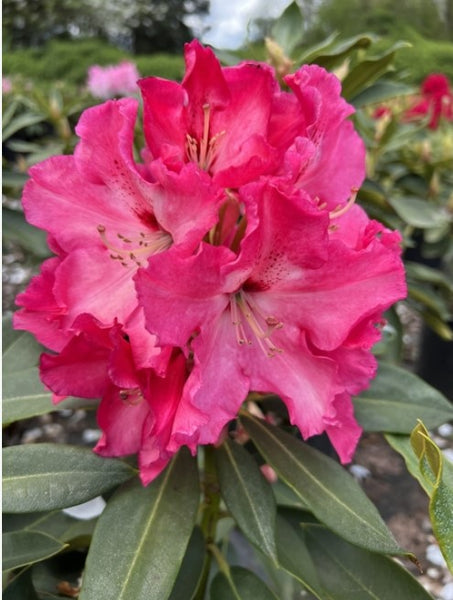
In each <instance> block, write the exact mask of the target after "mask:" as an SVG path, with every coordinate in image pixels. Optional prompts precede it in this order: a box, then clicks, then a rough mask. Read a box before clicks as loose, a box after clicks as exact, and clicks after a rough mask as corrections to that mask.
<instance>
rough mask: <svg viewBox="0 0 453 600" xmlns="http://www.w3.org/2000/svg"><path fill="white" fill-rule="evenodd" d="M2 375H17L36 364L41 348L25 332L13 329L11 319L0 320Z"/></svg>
mask: <svg viewBox="0 0 453 600" xmlns="http://www.w3.org/2000/svg"><path fill="white" fill-rule="evenodd" d="M2 336H3V338H2V341H3V347H2V361H3V370H4V373H5V374H6V373H18V372H21V371H23V370H24V369H28V368H29V367H33V366H36V365H37V364H38V360H39V355H40V354H41V352H42V350H43V348H42V346H41V345H40V344H38V342H37V341H36V340H35V338H34V337H33V336H32V335H30V334H29V333H27V332H24V331H19V330H17V329H13V325H12V319H11V317H4V318H3V319H2Z"/></svg>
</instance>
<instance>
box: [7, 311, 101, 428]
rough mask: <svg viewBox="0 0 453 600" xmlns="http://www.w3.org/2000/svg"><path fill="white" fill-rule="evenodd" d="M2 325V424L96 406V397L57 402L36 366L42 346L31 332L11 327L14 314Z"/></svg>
mask: <svg viewBox="0 0 453 600" xmlns="http://www.w3.org/2000/svg"><path fill="white" fill-rule="evenodd" d="M2 328H3V374H4V375H3V399H2V424H3V425H9V424H10V423H13V422H14V421H19V420H20V419H29V418H30V417H36V416H38V415H44V414H47V413H49V412H52V411H55V410H62V409H64V408H70V409H76V408H94V407H95V406H96V403H95V402H94V401H93V400H82V399H80V398H68V399H66V400H63V401H62V402H60V403H59V404H58V405H54V404H53V403H52V395H51V393H50V392H49V391H48V390H46V389H45V388H44V386H43V384H42V383H41V380H40V378H39V371H38V368H37V367H36V366H35V365H36V364H37V362H38V360H39V355H40V354H41V352H42V350H43V348H42V346H41V345H40V344H38V342H37V341H36V340H35V339H34V337H33V336H31V335H30V334H29V333H27V332H24V331H17V330H14V329H13V328H12V325H11V318H9V317H8V318H4V319H3V323H2Z"/></svg>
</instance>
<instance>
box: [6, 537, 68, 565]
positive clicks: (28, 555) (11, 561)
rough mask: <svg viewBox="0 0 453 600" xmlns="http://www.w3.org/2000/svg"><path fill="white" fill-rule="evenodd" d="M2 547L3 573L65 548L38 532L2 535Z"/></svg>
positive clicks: (63, 545)
mask: <svg viewBox="0 0 453 600" xmlns="http://www.w3.org/2000/svg"><path fill="white" fill-rule="evenodd" d="M2 546H3V563H2V564H3V570H4V571H9V570H10V569H17V568H18V567H23V566H24V565H29V564H32V563H35V562H38V561H40V560H45V559H46V558H49V557H50V556H53V555H54V554H58V552H61V551H62V550H63V549H64V548H65V544H62V543H61V542H60V541H59V540H56V539H55V538H53V537H50V536H49V535H47V534H45V533H42V532H40V531H12V532H10V533H4V534H3V537H2Z"/></svg>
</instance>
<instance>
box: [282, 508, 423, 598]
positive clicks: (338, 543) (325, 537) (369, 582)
mask: <svg viewBox="0 0 453 600" xmlns="http://www.w3.org/2000/svg"><path fill="white" fill-rule="evenodd" d="M277 528H278V530H279V532H280V533H279V535H278V537H277V539H278V543H279V552H280V550H281V551H282V553H283V554H284V555H285V556H287V555H288V549H287V548H286V547H285V544H286V536H285V535H284V534H288V532H289V531H290V530H291V529H293V535H292V536H290V537H291V549H292V552H293V554H294V557H293V558H292V560H291V561H290V562H289V563H288V562H286V567H285V568H287V567H289V570H290V572H292V574H293V575H294V577H296V578H297V579H299V580H300V581H301V582H302V583H305V584H306V585H307V584H308V588H309V589H310V591H311V592H312V593H313V594H314V595H315V596H316V597H317V598H319V599H320V600H352V599H357V600H394V599H396V598H401V599H402V600H403V599H404V600H409V599H410V600H432V598H431V596H430V595H429V594H428V592H427V591H426V590H425V589H424V588H423V587H422V586H421V585H420V584H419V583H418V582H417V581H416V579H414V578H413V577H412V575H411V574H410V573H409V572H408V571H406V570H405V569H403V568H402V567H400V566H399V565H398V564H397V563H396V562H395V561H393V560H392V559H390V558H389V557H387V556H382V555H379V554H375V553H374V552H369V551H368V550H364V549H363V548H358V547H357V546H354V545H352V544H349V543H348V542H346V541H345V540H343V539H341V538H339V537H338V536H336V535H335V534H334V533H332V532H331V531H329V530H327V529H326V528H325V527H323V526H321V525H317V524H313V523H302V525H301V526H300V527H299V528H297V526H294V524H293V526H292V527H291V525H289V523H286V524H285V523H284V520H283V521H282V520H281V518H280V519H278V525H277ZM279 528H281V530H280V529H279ZM307 555H308V556H309V557H310V559H309V560H308V561H307V560H306V556H307ZM299 556H300V557H301V559H300V560H298V557H299ZM313 570H315V572H316V578H315V577H313Z"/></svg>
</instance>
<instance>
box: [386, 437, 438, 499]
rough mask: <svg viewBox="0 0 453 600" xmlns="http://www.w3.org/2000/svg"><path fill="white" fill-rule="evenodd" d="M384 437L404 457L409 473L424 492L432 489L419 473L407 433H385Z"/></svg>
mask: <svg viewBox="0 0 453 600" xmlns="http://www.w3.org/2000/svg"><path fill="white" fill-rule="evenodd" d="M385 438H386V440H387V441H388V443H389V444H390V445H391V446H392V448H393V449H394V450H396V451H397V452H399V453H400V454H401V456H402V457H403V458H404V461H405V463H406V467H407V470H408V471H409V473H410V474H411V475H412V476H413V477H414V478H415V479H417V481H418V482H419V484H420V485H421V486H422V488H423V489H424V490H425V492H426V493H427V494H429V493H430V492H431V491H432V486H431V485H428V484H427V483H426V481H425V478H424V477H423V475H422V474H421V473H420V469H419V467H418V459H417V457H416V456H415V454H414V451H413V449H412V446H411V442H410V437H409V435H397V434H391V433H389V434H386V435H385Z"/></svg>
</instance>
